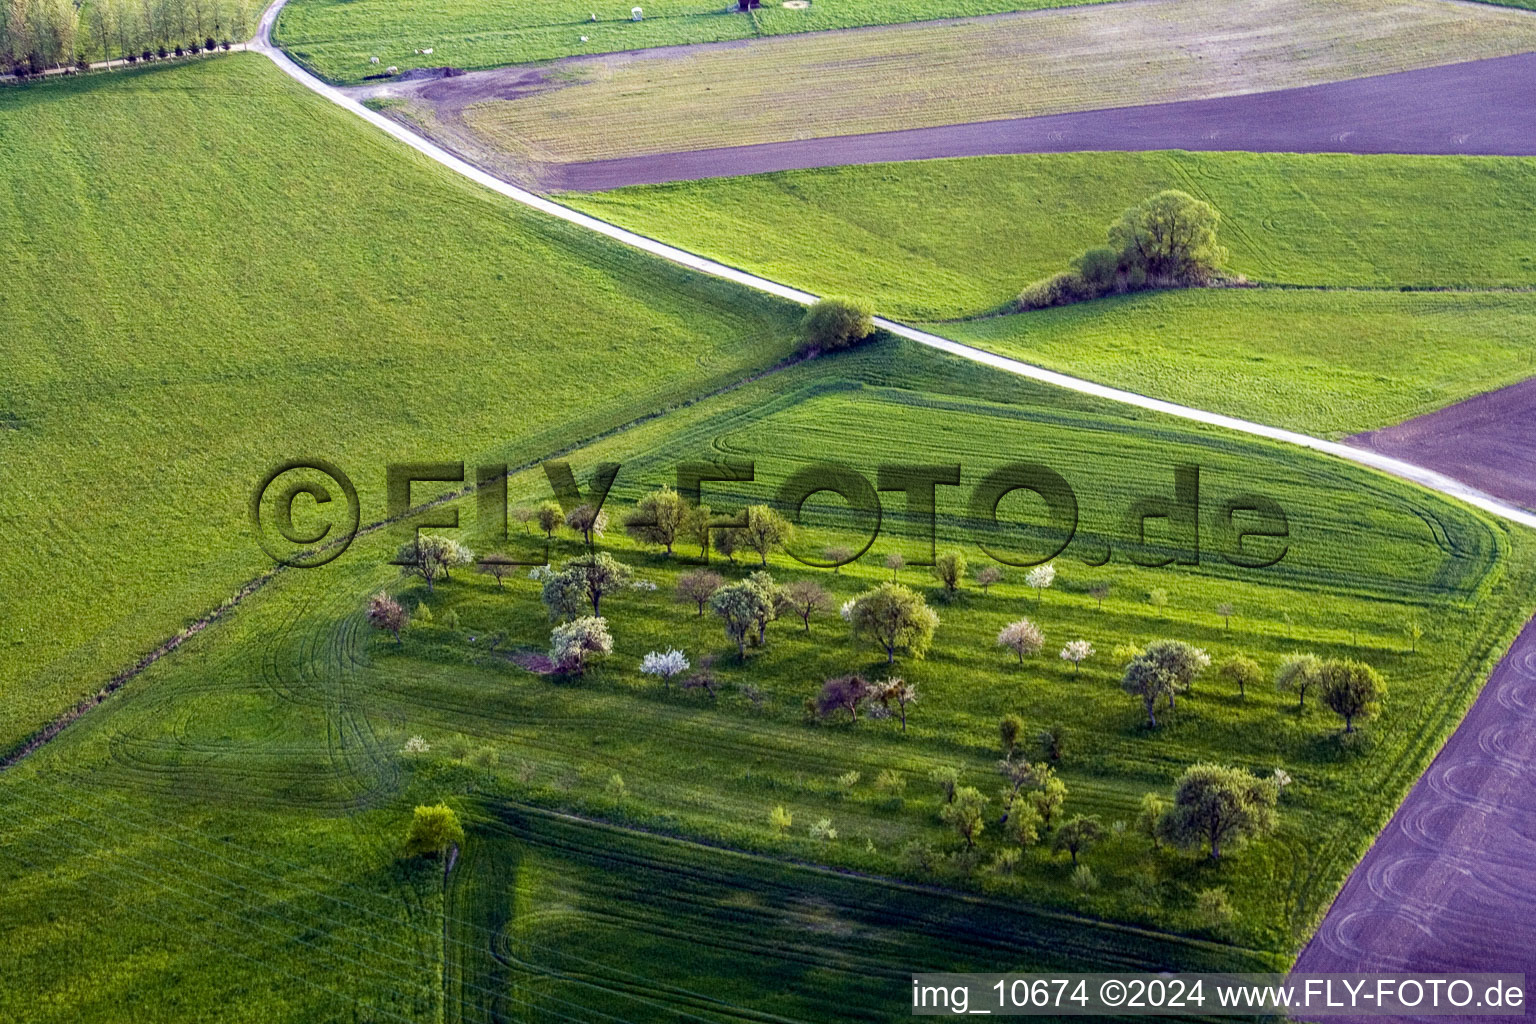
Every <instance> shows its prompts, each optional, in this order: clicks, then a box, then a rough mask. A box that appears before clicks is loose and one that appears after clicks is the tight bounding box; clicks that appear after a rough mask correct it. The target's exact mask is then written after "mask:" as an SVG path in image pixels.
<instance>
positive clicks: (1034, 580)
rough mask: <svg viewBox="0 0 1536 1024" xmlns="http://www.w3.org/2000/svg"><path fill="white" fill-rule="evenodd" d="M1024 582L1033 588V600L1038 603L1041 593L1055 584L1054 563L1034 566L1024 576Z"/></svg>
mask: <svg viewBox="0 0 1536 1024" xmlns="http://www.w3.org/2000/svg"><path fill="white" fill-rule="evenodd" d="M1024 582H1025V583H1027V584H1029V585H1030V586H1031V587H1033V588H1034V590H1035V600H1036V601H1037V602H1038V601H1039V600H1040V593H1041V591H1043V590H1045V589H1046V588H1048V587H1049V586H1050V585H1051V584H1052V583H1055V582H1056V563H1054V562H1046V563H1045V564H1044V565H1037V566H1035V567H1034V568H1033V569H1031V570H1029V572H1028V573H1026V574H1025V575H1024Z"/></svg>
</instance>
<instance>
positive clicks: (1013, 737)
mask: <svg viewBox="0 0 1536 1024" xmlns="http://www.w3.org/2000/svg"><path fill="white" fill-rule="evenodd" d="M1023 735H1024V719H1022V718H1020V717H1019V716H1018V715H1015V714H1007V715H1004V716H1003V717H1002V718H1001V719H1000V720H999V721H998V723H997V738H998V740H999V741H1000V742H1001V743H1002V746H1003V757H1004V758H1010V757H1012V756H1013V754H1014V751H1016V750H1018V749H1019V738H1020V737H1021V736H1023Z"/></svg>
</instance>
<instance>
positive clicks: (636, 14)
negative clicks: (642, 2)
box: [629, 7, 645, 21]
mask: <svg viewBox="0 0 1536 1024" xmlns="http://www.w3.org/2000/svg"><path fill="white" fill-rule="evenodd" d="M629 18H630V20H631V21H642V20H644V19H645V10H644V9H643V8H640V7H631V8H630V9H629Z"/></svg>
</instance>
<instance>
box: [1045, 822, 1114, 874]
mask: <svg viewBox="0 0 1536 1024" xmlns="http://www.w3.org/2000/svg"><path fill="white" fill-rule="evenodd" d="M1103 835H1104V826H1103V824H1102V823H1100V821H1099V816H1098V815H1097V814H1088V815H1083V814H1074V815H1073V816H1072V817H1071V818H1070V819H1069V820H1068V821H1067V822H1066V823H1065V824H1063V825H1062V826H1061V828H1060V829H1059V830H1058V831H1057V832H1056V838H1055V839H1054V840H1052V842H1051V849H1052V850H1054V851H1056V852H1057V853H1060V852H1062V851H1063V850H1065V851H1066V852H1067V853H1070V854H1071V855H1072V866H1073V867H1077V855H1078V854H1080V853H1082V852H1083V851H1085V850H1087V849H1088V847H1090V846H1092V845H1093V844H1094V843H1096V842H1098V841H1099V839H1100V838H1101V837H1102V836H1103Z"/></svg>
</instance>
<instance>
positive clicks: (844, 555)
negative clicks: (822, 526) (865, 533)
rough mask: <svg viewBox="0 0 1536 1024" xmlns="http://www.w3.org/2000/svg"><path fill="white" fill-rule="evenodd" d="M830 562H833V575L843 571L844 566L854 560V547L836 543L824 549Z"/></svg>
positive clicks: (823, 552) (824, 553)
mask: <svg viewBox="0 0 1536 1024" xmlns="http://www.w3.org/2000/svg"><path fill="white" fill-rule="evenodd" d="M822 554H823V555H825V556H826V559H827V561H828V562H830V563H832V575H834V576H836V575H838V574H839V573H841V572H842V571H843V566H845V565H847V564H848V563H849V562H851V561H853V556H854V554H855V552H854V550H853V548H850V547H847V546H845V545H842V544H834V545H833V546H832V547H830V548H826V549H825V550H823V551H822Z"/></svg>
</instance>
